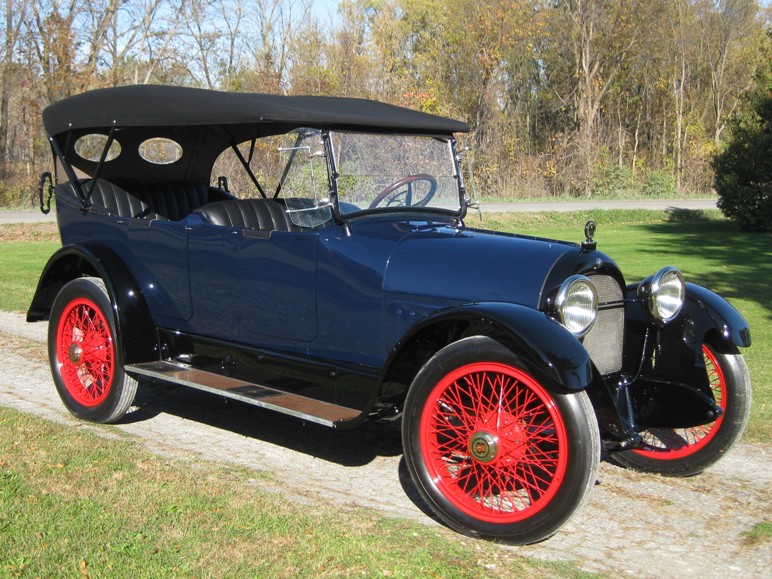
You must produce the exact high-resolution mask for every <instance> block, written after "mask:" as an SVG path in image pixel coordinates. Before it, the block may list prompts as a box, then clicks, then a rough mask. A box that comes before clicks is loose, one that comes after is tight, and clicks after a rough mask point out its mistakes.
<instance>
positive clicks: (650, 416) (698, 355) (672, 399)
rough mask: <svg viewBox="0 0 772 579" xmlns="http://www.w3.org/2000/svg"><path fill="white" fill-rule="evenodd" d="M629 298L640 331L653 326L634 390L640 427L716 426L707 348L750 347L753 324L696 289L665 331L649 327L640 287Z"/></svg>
mask: <svg viewBox="0 0 772 579" xmlns="http://www.w3.org/2000/svg"><path fill="white" fill-rule="evenodd" d="M628 298H629V302H630V303H631V304H633V303H635V304H637V306H638V309H637V310H634V309H632V310H631V311H630V313H631V314H632V317H633V318H635V319H636V320H637V325H640V327H641V331H642V330H643V327H644V325H648V329H647V330H646V336H650V337H649V339H647V340H644V341H643V344H645V347H644V351H643V352H642V353H641V354H640V357H641V360H642V364H641V367H640V368H639V370H638V373H637V375H636V377H635V379H634V380H633V381H632V383H631V384H630V394H631V398H632V404H633V406H634V408H635V413H636V423H637V424H638V426H639V427H668V428H681V427H691V426H695V425H698V424H704V423H706V421H710V420H715V418H716V416H717V415H718V414H717V412H720V411H717V410H716V409H715V407H714V404H715V399H714V395H713V392H712V389H711V385H710V383H709V379H708V375H707V372H706V371H705V361H704V356H703V351H702V346H703V344H705V343H707V344H710V345H711V346H713V347H714V348H720V349H724V348H726V347H728V346H730V345H734V346H737V347H748V346H750V345H751V335H750V328H749V327H748V323H747V322H746V321H745V319H744V318H743V317H742V315H740V313H739V312H738V311H737V310H736V309H735V308H734V307H732V306H731V305H730V304H729V303H728V302H727V301H726V300H724V299H723V298H722V297H721V296H719V295H717V294H715V293H713V292H712V291H710V290H708V289H705V288H704V287H701V286H698V285H695V284H691V283H688V284H686V296H685V300H684V305H683V308H682V310H681V313H680V314H679V316H678V317H677V318H676V319H675V320H673V321H672V322H671V323H669V324H666V325H664V326H657V325H656V324H654V323H653V322H650V321H649V322H647V321H646V319H647V316H646V312H645V311H644V308H645V306H644V305H643V304H642V303H641V301H640V300H639V299H638V298H637V287H636V286H630V287H629V288H628Z"/></svg>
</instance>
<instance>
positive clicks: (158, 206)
mask: <svg viewBox="0 0 772 579" xmlns="http://www.w3.org/2000/svg"><path fill="white" fill-rule="evenodd" d="M91 183H92V181H83V182H81V188H82V190H83V192H84V193H86V194H87V193H88V190H89V188H90V187H91ZM57 190H59V187H57ZM66 190H67V191H69V195H70V196H72V197H74V199H75V200H77V194H76V193H75V190H74V188H72V187H71V186H69V187H67V189H66ZM227 198H228V195H227V194H226V193H225V192H224V191H222V190H220V189H217V188H215V187H210V186H209V185H207V184H205V183H162V182H152V181H135V180H132V181H129V180H126V181H120V182H111V181H105V180H104V179H98V180H97V181H96V185H95V186H94V190H93V192H92V193H91V205H92V206H93V207H95V208H96V209H97V210H102V211H105V212H107V213H109V214H110V215H114V216H117V217H131V218H132V219H160V220H165V221H179V220H180V219H184V218H185V217H186V216H187V215H189V214H190V213H191V212H192V211H193V210H195V209H197V208H198V207H201V206H202V205H205V204H206V203H209V202H212V201H219V200H221V199H227Z"/></svg>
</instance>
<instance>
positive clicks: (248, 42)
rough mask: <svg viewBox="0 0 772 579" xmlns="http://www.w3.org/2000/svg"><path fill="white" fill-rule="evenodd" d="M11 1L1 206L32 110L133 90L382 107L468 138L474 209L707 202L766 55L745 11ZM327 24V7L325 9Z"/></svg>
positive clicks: (13, 199) (23, 172)
mask: <svg viewBox="0 0 772 579" xmlns="http://www.w3.org/2000/svg"><path fill="white" fill-rule="evenodd" d="M334 4H335V3H334V2H333V3H332V6H333V8H332V9H331V10H330V9H329V6H330V5H331V2H330V0H327V1H325V2H321V4H320V3H319V2H317V4H316V5H315V3H314V2H313V1H312V0H5V12H4V18H5V27H4V42H3V45H2V55H1V58H2V61H1V63H0V204H4V205H13V204H19V203H30V202H31V201H32V199H33V197H34V195H35V190H36V183H37V175H38V173H39V172H40V171H43V170H46V169H50V165H51V159H50V153H49V151H48V146H47V143H46V138H45V134H44V132H43V130H42V127H41V123H40V113H41V111H42V109H43V108H44V107H45V106H46V105H48V104H50V103H52V102H54V101H56V100H58V99H61V98H64V97H67V96H70V95H73V94H76V93H79V92H83V91H85V90H89V89H93V88H98V87H106V86H115V85H123V84H137V83H162V84H174V85H187V86H199V87H205V88H214V89H222V90H233V91H248V92H267V93H286V94H322V95H338V96H356V97H366V98H374V99H378V100H383V101H387V102H391V103H394V104H399V105H403V106H408V107H412V108H417V109H420V110H424V111H428V112H433V113H439V114H444V115H449V116H452V117H455V118H458V119H461V120H465V121H467V122H469V123H470V125H471V127H472V132H471V133H470V135H469V136H468V137H467V138H466V139H465V142H464V145H466V146H468V147H469V148H470V149H471V151H473V153H471V154H472V155H473V156H474V162H475V171H476V177H477V185H478V189H479V190H480V192H481V193H482V195H483V197H484V198H499V197H507V198H517V197H539V196H551V195H570V196H606V195H619V194H629V195H644V194H654V195H662V194H676V193H678V194H688V195H704V194H708V193H710V191H711V186H712V181H713V172H712V168H711V164H710V163H711V159H712V158H713V156H714V154H715V153H716V152H717V151H719V150H720V149H721V147H722V143H723V142H724V140H725V139H726V137H727V132H728V131H727V120H728V119H729V118H730V116H731V115H732V113H733V112H736V111H737V110H738V107H741V106H743V103H742V100H741V99H740V98H739V97H741V95H742V94H743V93H745V92H746V91H748V90H750V89H751V88H752V87H753V86H754V75H755V74H756V73H757V71H758V70H759V69H761V68H763V67H766V68H769V62H770V59H771V58H772V50H770V45H771V44H772V33H771V32H770V30H771V26H770V23H771V22H772V18H771V16H772V10H770V7H769V4H768V3H767V2H764V3H763V4H760V3H759V2H757V1H756V0H616V1H614V0H551V1H548V0H452V1H444V0H342V1H341V2H339V3H338V5H337V9H335V8H334ZM323 7H324V8H326V9H325V10H323V9H321V8H323Z"/></svg>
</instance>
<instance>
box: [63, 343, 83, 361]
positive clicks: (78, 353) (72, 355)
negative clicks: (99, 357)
mask: <svg viewBox="0 0 772 579" xmlns="http://www.w3.org/2000/svg"><path fill="white" fill-rule="evenodd" d="M67 357H68V358H69V359H70V362H72V363H73V364H76V365H77V364H80V360H81V358H82V357H83V349H82V348H81V347H80V345H79V344H78V343H77V342H73V343H72V344H70V347H69V348H68V349H67Z"/></svg>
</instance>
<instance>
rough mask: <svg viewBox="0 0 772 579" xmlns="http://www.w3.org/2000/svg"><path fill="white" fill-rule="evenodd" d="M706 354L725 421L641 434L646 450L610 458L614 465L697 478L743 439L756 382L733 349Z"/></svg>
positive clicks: (711, 350)
mask: <svg viewBox="0 0 772 579" xmlns="http://www.w3.org/2000/svg"><path fill="white" fill-rule="evenodd" d="M702 354H703V358H704V360H705V369H706V371H707V373H708V380H709V382H710V387H711V389H712V390H713V396H714V397H715V399H716V404H717V405H718V406H720V407H721V409H722V410H723V411H724V413H723V415H722V416H720V417H719V418H718V419H717V420H715V421H713V422H711V423H709V424H704V425H701V426H695V427H692V428H650V429H648V430H646V431H644V432H643V433H642V435H643V446H642V447H640V448H637V449H635V450H629V451H625V452H620V453H615V454H613V455H611V458H612V460H613V461H614V462H617V463H618V464H620V465H622V466H625V467H628V468H633V469H636V470H641V471H646V472H655V473H659V474H663V475H669V476H692V475H695V474H699V473H700V472H702V471H703V470H705V469H706V468H708V467H709V466H710V465H711V464H713V463H714V462H716V461H717V460H718V459H720V458H721V457H722V456H724V455H725V454H726V452H727V451H728V450H729V449H730V448H731V447H732V445H733V444H734V443H735V442H737V441H738V440H739V439H740V437H741V436H742V433H743V431H744V430H745V426H746V425H747V423H748V416H749V414H750V409H751V380H750V375H749V374H748V367H747V366H746V365H745V360H744V359H743V357H742V355H740V354H739V353H738V351H737V348H735V347H734V346H731V347H725V348H724V349H719V348H716V347H713V346H710V345H709V344H703V346H702Z"/></svg>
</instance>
